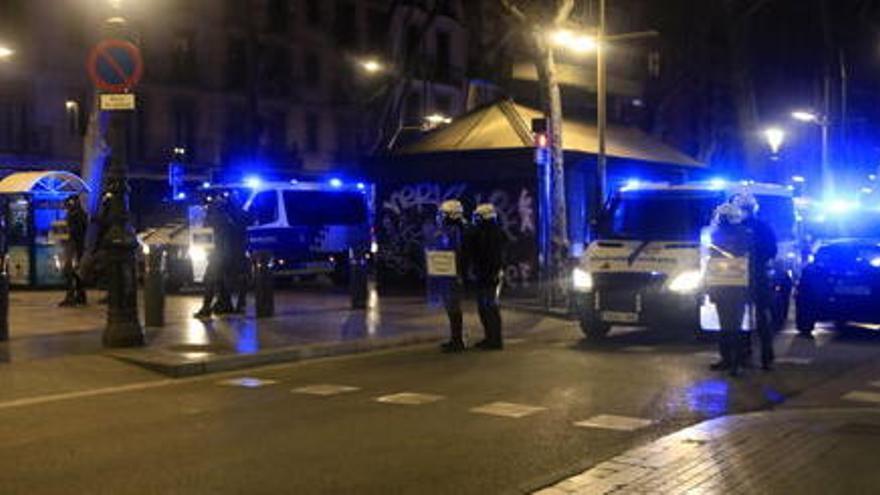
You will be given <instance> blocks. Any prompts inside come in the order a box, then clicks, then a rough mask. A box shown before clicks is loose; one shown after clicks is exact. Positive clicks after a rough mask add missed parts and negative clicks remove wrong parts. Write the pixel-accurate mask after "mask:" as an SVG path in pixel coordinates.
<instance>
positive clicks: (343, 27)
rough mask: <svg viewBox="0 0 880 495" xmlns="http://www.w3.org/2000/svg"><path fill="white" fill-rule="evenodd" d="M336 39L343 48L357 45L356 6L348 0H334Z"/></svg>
mask: <svg viewBox="0 0 880 495" xmlns="http://www.w3.org/2000/svg"><path fill="white" fill-rule="evenodd" d="M335 31H336V41H337V42H338V43H339V45H340V46H342V47H343V48H355V47H357V6H356V5H355V4H354V3H353V2H351V1H349V0H337V2H336V29H335Z"/></svg>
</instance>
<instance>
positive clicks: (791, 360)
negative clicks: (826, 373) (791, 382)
mask: <svg viewBox="0 0 880 495" xmlns="http://www.w3.org/2000/svg"><path fill="white" fill-rule="evenodd" d="M776 362H777V363H779V364H801V365H807V364H810V363H812V362H813V358H806V357H795V356H784V357H781V358H777V359H776Z"/></svg>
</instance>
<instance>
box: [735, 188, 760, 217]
mask: <svg viewBox="0 0 880 495" xmlns="http://www.w3.org/2000/svg"><path fill="white" fill-rule="evenodd" d="M730 202H731V203H732V204H733V205H734V206H736V207H737V208H739V209H741V210H742V211H743V213H745V214H746V215H754V214H756V213H757V212H758V200H756V199H755V197H754V196H753V195H752V194H751V193H748V192H741V193H736V194H734V195H733V197H732V198H730Z"/></svg>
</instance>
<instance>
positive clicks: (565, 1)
mask: <svg viewBox="0 0 880 495" xmlns="http://www.w3.org/2000/svg"><path fill="white" fill-rule="evenodd" d="M572 10H574V0H562V3H561V4H560V5H559V7H558V10H557V11H556V16H555V17H554V19H553V23H554V24H561V23H563V22H565V21H567V20H568V17H569V16H570V15H571V11H572Z"/></svg>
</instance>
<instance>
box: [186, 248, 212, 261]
mask: <svg viewBox="0 0 880 495" xmlns="http://www.w3.org/2000/svg"><path fill="white" fill-rule="evenodd" d="M189 259H190V260H192V262H193V263H204V262H205V261H207V260H208V250H207V249H205V246H190V247H189Z"/></svg>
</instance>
